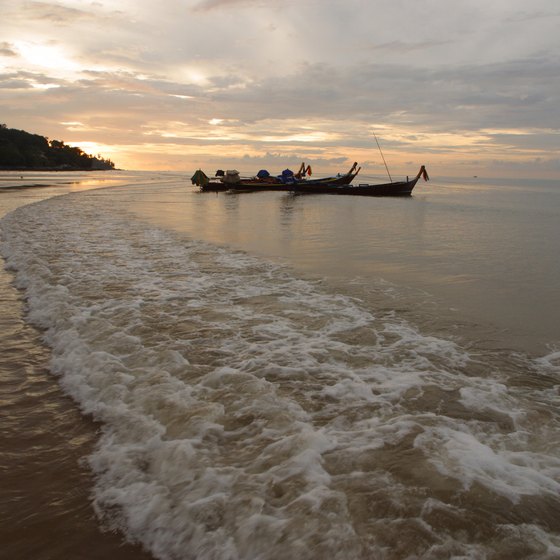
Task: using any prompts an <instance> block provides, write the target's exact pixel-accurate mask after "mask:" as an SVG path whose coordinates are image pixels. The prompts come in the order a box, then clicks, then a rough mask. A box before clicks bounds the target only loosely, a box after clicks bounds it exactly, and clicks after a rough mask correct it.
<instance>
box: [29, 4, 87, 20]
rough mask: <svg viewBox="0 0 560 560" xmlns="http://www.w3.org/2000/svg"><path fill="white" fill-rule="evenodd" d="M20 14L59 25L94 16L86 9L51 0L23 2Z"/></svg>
mask: <svg viewBox="0 0 560 560" xmlns="http://www.w3.org/2000/svg"><path fill="white" fill-rule="evenodd" d="M22 15H23V16H24V17H27V18H31V19H39V20H42V21H47V22H50V23H54V24H59V25H60V24H63V25H70V24H71V23H72V22H75V21H76V20H80V19H92V18H93V17H94V16H93V14H91V13H90V12H88V11H85V10H82V9H78V8H72V7H70V6H63V5H61V4H55V3H52V2H25V3H24V4H23V10H22Z"/></svg>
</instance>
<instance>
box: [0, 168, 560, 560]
mask: <svg viewBox="0 0 560 560" xmlns="http://www.w3.org/2000/svg"><path fill="white" fill-rule="evenodd" d="M412 171H414V170H411V172H412ZM428 171H429V172H430V173H431V175H433V177H432V180H431V181H430V182H428V183H424V182H419V183H418V185H417V186H416V188H415V190H414V192H413V196H412V197H407V198H382V197H379V198H377V197H376V198H369V197H351V196H331V195H294V194H292V193H287V192H261V193H257V192H253V193H238V194H236V193H230V192H220V193H203V192H198V189H197V188H196V187H194V186H193V185H192V184H191V181H190V176H191V174H192V172H185V173H180V172H168V173H164V172H133V171H103V172H90V173H78V172H49V173H28V172H17V173H16V172H2V173H0V217H1V219H0V255H1V257H2V261H1V264H2V266H1V267H0V269H1V270H0V349H1V352H0V399H1V402H2V407H1V409H0V410H1V416H2V417H1V423H0V426H1V429H2V438H1V439H0V456H1V458H2V460H1V462H0V472H1V476H2V480H1V484H0V517H1V519H2V523H0V542H1V543H2V545H1V551H0V557H2V558H6V559H8V558H9V559H11V560H18V559H28V558H33V559H34V560H46V559H49V560H52V559H62V558H64V559H67V558H76V559H78V558H79V559H87V560H89V559H102V558H103V559H106V558H119V560H129V559H135V560H148V559H151V558H152V559H161V560H288V559H296V558H297V559H298V560H316V559H321V560H324V559H329V560H403V559H409V560H420V559H422V560H448V559H457V560H459V559H460V560H512V559H516V560H520V559H531V560H553V559H559V558H560V258H559V253H558V248H559V240H560V182H559V181H544V180H525V179H484V178H482V177H470V178H463V179H461V178H443V177H438V176H437V170H435V169H428ZM360 179H361V181H363V182H368V181H370V182H375V180H376V178H375V177H367V176H362V177H361V178H360ZM377 179H378V180H380V181H381V182H386V180H385V179H383V178H377Z"/></svg>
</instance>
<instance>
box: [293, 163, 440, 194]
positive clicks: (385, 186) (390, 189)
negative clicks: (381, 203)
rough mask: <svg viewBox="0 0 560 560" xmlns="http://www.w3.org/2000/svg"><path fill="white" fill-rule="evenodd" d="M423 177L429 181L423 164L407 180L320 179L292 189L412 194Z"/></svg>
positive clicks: (320, 191) (297, 185)
mask: <svg viewBox="0 0 560 560" xmlns="http://www.w3.org/2000/svg"><path fill="white" fill-rule="evenodd" d="M420 177H422V178H423V179H424V181H429V179H430V178H429V177H428V172H427V171H426V167H425V166H424V165H422V167H420V171H419V172H418V175H416V177H414V179H410V180H409V179H408V177H407V179H406V181H394V182H391V183H382V184H377V185H369V184H363V183H362V184H358V185H350V184H346V185H336V184H333V185H331V184H328V183H326V184H324V183H321V182H320V180H319V182H318V183H315V184H314V183H312V182H307V181H306V182H301V183H295V184H294V185H292V189H291V190H292V191H293V192H295V193H298V194H346V195H356V196H410V195H411V194H412V190H413V189H414V187H415V186H416V183H417V182H418V180H419V179H420Z"/></svg>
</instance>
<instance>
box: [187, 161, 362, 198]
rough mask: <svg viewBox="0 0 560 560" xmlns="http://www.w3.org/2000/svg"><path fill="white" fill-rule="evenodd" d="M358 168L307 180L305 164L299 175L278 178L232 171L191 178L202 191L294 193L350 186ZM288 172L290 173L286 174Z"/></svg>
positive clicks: (200, 173) (195, 175) (199, 174)
mask: <svg viewBox="0 0 560 560" xmlns="http://www.w3.org/2000/svg"><path fill="white" fill-rule="evenodd" d="M357 166H358V163H357V162H355V163H354V165H353V166H352V167H351V168H350V170H349V171H348V173H344V174H342V175H336V176H333V177H324V178H321V179H308V178H306V177H305V175H306V174H308V173H309V172H310V167H309V166H307V168H306V167H305V164H304V163H302V164H301V167H300V169H299V171H298V172H297V173H292V172H291V171H289V170H285V171H284V172H282V175H279V176H278V177H272V176H268V177H259V176H254V177H239V173H238V172H237V171H235V170H232V171H227V172H225V173H223V172H220V173H221V174H220V175H219V176H216V177H212V178H209V177H208V176H207V175H206V174H205V173H204V172H203V171H201V170H200V169H199V170H198V171H196V172H195V174H194V175H193V176H192V177H191V181H192V183H193V185H197V186H198V187H200V190H201V191H229V190H231V191H239V192H241V191H243V192H255V191H293V190H294V186H296V185H310V186H313V187H315V188H321V187H324V188H333V187H339V186H344V185H349V184H350V183H351V182H352V181H353V180H354V178H355V177H356V175H358V173H359V171H360V168H359V167H357ZM287 171H289V173H286V172H287Z"/></svg>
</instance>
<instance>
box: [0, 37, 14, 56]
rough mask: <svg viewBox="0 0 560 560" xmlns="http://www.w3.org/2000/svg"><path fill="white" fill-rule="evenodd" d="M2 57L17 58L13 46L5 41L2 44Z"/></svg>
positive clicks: (0, 48)
mask: <svg viewBox="0 0 560 560" xmlns="http://www.w3.org/2000/svg"><path fill="white" fill-rule="evenodd" d="M0 56H17V52H16V51H15V49H14V48H13V45H11V44H10V43H8V42H6V41H3V42H1V43H0Z"/></svg>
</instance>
